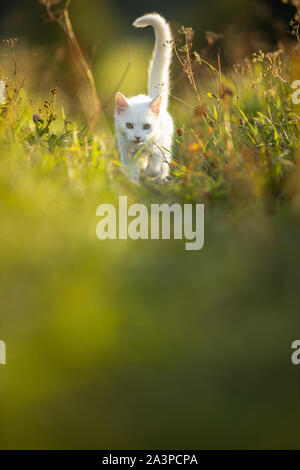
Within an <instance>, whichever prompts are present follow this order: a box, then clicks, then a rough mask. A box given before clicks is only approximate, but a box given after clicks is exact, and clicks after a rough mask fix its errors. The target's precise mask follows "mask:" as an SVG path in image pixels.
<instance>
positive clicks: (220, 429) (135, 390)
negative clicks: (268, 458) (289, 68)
mask: <svg viewBox="0 0 300 470" xmlns="http://www.w3.org/2000/svg"><path fill="white" fill-rule="evenodd" d="M2 8H3V6H2ZM148 10H150V11H151V10H157V11H159V12H161V13H162V14H164V15H165V16H166V17H167V18H168V19H169V20H170V21H171V23H172V25H173V28H174V30H175V31H176V27H177V26H178V27H179V26H180V25H181V24H185V25H186V26H189V25H191V26H193V27H194V29H195V30H196V39H195V41H196V44H197V45H198V48H199V49H201V48H205V38H204V32H205V31H206V30H213V31H216V32H218V33H222V34H224V41H223V42H222V44H220V46H217V45H216V46H214V47H215V49H213V51H212V52H211V55H212V56H215V53H216V51H217V48H218V47H220V48H222V57H223V61H224V67H228V68H229V69H230V67H231V66H232V64H233V63H234V62H236V61H239V60H241V59H242V58H243V57H244V56H245V55H247V54H251V53H252V52H253V51H254V50H257V49H259V48H263V49H266V50H268V49H272V48H276V45H277V43H278V41H285V40H287V37H288V35H287V33H286V30H287V25H288V22H289V19H290V18H291V16H292V15H293V10H292V9H291V8H289V7H288V6H284V5H282V4H281V2H279V1H278V2H275V1H274V2H271V1H270V2H267V1H265V2H264V1H255V2H254V1H253V0H249V1H248V0H240V1H239V0H232V1H229V0H226V1H225V0H218V1H217V0H216V1H214V2H210V3H207V2H204V1H198V2H182V1H172V2H171V1H170V2H148V1H147V2H143V3H142V4H141V2H134V1H133V0H131V1H127V2H126V3H124V2H121V1H119V2H117V1H101V2H99V1H92V0H90V1H84V2H83V1H81V0H77V1H76V0H73V1H72V3H71V8H70V13H71V18H72V21H73V26H74V30H75V31H76V33H77V34H78V37H79V39H80V43H81V45H82V47H83V49H84V51H85V52H86V55H87V57H93V59H92V62H93V64H92V67H93V70H94V72H95V78H96V83H97V88H98V90H99V95H100V97H101V100H102V102H106V100H108V99H109V98H110V96H111V93H112V92H113V91H114V88H115V86H116V85H117V84H118V81H119V80H120V77H121V76H122V73H123V72H124V70H125V68H126V65H127V63H128V60H129V57H130V58H131V59H130V60H131V61H132V65H131V68H130V70H129V72H128V74H127V75H126V78H125V80H124V82H123V83H122V91H123V92H124V93H128V94H130V93H137V92H140V91H143V90H144V88H145V86H146V75H147V73H146V64H147V58H148V56H149V55H150V53H151V49H152V46H153V35H152V33H151V31H142V32H141V31H135V30H134V29H133V28H132V27H131V26H130V25H131V22H132V21H133V20H134V18H135V17H136V16H138V15H140V14H141V13H144V12H146V11H148ZM42 14H43V8H41V7H40V6H39V5H38V3H37V2H35V1H31V0H28V1H27V2H26V5H25V2H17V1H14V2H11V3H10V5H7V6H6V7H5V9H4V10H3V12H2V14H1V29H0V34H1V38H2V39H4V38H8V37H14V36H18V37H19V38H20V41H19V45H18V47H17V48H16V52H15V53H16V57H17V63H18V76H19V77H20V78H22V77H23V76H24V77H25V78H26V93H27V96H28V99H29V102H30V106H31V108H30V110H29V109H28V110H27V111H26V113H28V115H29V114H30V112H32V110H35V111H36V110H37V108H38V106H39V105H40V104H39V103H41V102H42V100H43V98H44V97H45V94H44V93H49V90H50V88H51V87H53V86H57V87H58V88H59V97H60V98H59V99H60V103H63V105H64V106H65V108H66V110H68V112H69V113H70V115H71V117H73V116H74V115H75V116H76V118H78V119H79V120H81V121H82V120H83V119H84V118H83V116H82V115H81V112H80V109H79V108H78V107H76V105H74V92H75V90H77V89H78V87H79V86H80V81H79V82H78V81H77V80H76V76H74V73H75V72H74V70H73V69H72V67H71V65H70V64H71V61H69V56H68V48H67V45H66V41H65V38H64V35H63V33H62V32H61V31H60V29H59V27H58V26H57V25H56V24H49V23H43V22H42V20H41V17H42ZM237 38H242V39H241V40H240V41H238V39H237ZM97 41H99V44H98V46H97V48H96V49H95V52H94V55H93V54H92V53H91V51H92V50H93V47H94V45H95V44H96V43H97ZM212 60H213V59H212ZM174 62H175V61H174ZM11 69H12V64H11V63H10V61H9V58H8V56H7V53H6V52H4V50H3V51H2V52H1V71H3V70H4V72H3V73H4V74H5V73H8V72H6V70H11ZM173 74H174V77H176V76H177V74H178V70H177V69H176V65H175V63H174V71H173ZM180 91H181V90H180V88H179V93H180ZM107 117H108V120H109V126H108V128H109V127H110V125H111V122H112V103H110V107H108V108H107ZM24 119H28V120H29V118H28V117H27V118H24ZM3 129H5V132H4V131H3V135H2V137H1V151H0V155H1V158H0V214H1V226H0V243H1V250H0V302H1V304H0V309H1V313H0V315H1V317H0V339H1V340H5V342H6V345H7V365H6V366H0V394H1V395H0V447H1V448H2V449H15V448H22V449H32V448H39V449H45V448H62V449H65V448H70V449H82V448H83V449H91V448H100V449H117V448H118V449H136V448H140V449H145V448H149V449H150V448H158V449H166V448H167V449H176V448H177V449H193V448H200V449H202V448H207V449H216V448H226V449H235V448H258V449H261V448H272V449H278V448H299V447H300V426H299V425H300V369H299V367H298V368H297V367H296V366H294V365H292V364H291V352H292V351H291V344H292V342H293V341H294V340H295V339H299V335H300V320H299V312H300V297H299V279H300V245H299V239H300V217H299V201H298V203H297V204H295V205H294V206H293V207H292V208H287V207H286V206H285V205H283V204H281V202H280V201H276V202H275V204H274V206H275V207H272V210H271V209H267V210H265V208H264V207H262V205H260V203H259V202H257V201H255V203H253V202H251V201H249V200H247V201H244V200H242V199H241V200H239V199H238V200H237V201H234V205H232V204H229V205H224V204H222V203H221V202H220V203H218V204H217V203H215V204H214V203H208V205H207V208H206V218H205V221H206V226H205V238H206V241H205V247H204V249H203V250H202V251H200V252H186V251H185V250H184V242H181V241H147V242H143V241H135V242H134V241H111V242H101V241H100V240H97V239H96V236H95V230H96V224H97V218H96V215H95V214H96V207H97V206H98V205H99V204H100V203H104V202H110V203H113V202H114V203H116V204H117V201H118V196H119V194H127V195H128V197H129V202H136V201H139V202H144V203H145V202H146V203H147V204H150V203H154V202H172V201H173V200H174V197H173V196H172V195H171V194H169V193H168V190H158V189H157V188H155V187H150V189H149V188H146V189H143V188H135V187H132V186H130V185H128V184H127V183H126V182H125V181H124V180H123V179H122V178H121V177H120V176H117V177H114V178H112V177H111V174H110V173H109V172H106V171H100V170H101V165H99V166H97V168H96V167H93V164H92V165H91V166H88V165H87V166H85V165H84V164H82V162H81V161H79V163H78V166H75V163H74V168H75V170H74V168H73V160H72V159H71V157H70V162H71V163H70V167H71V169H72V168H73V170H74V171H75V173H76V175H77V172H78V171H79V173H80V176H78V175H77V176H78V177H77V176H76V178H75V179H74V177H73V176H72V175H73V173H72V172H71V171H69V173H68V174H66V172H65V168H64V167H63V166H60V165H57V166H55V164H54V162H53V159H52V156H51V152H50V151H48V150H45V149H44V148H43V153H42V150H41V148H42V146H43V144H42V143H41V144H34V145H28V147H26V146H25V148H27V149H28V150H27V151H26V152H25V153H24V145H23V143H22V144H21V143H19V142H18V141H17V140H16V139H17V136H19V135H20V134H19V133H20V130H19V129H17V130H15V129H14V130H12V129H9V128H7V127H5V119H2V118H1V130H3ZM101 132H102V137H101V138H103V141H101V146H102V147H101V148H102V149H104V150H102V152H104V154H105V153H110V154H112V155H113V158H114V159H117V155H116V150H115V148H114V147H113V148H112V147H111V146H112V145H113V144H112V143H111V140H109V131H108V130H106V131H105V132H104V131H103V130H102V131H101ZM103 132H104V136H103ZM105 133H106V134H105ZM26 145H27V143H26ZM39 155H43V160H42V163H41V164H40V162H39V161H38V156H39ZM74 158H75V157H74ZM28 161H30V165H29V164H28ZM70 167H69V170H70ZM197 194H198V193H196V195H195V193H192V194H190V193H188V191H187V192H186V194H185V195H183V196H182V198H181V199H180V196H179V195H177V196H176V197H175V200H179V201H180V202H188V201H191V202H203V200H202V199H201V198H197ZM274 212H276V216H274Z"/></svg>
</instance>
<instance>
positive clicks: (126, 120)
mask: <svg viewBox="0 0 300 470" xmlns="http://www.w3.org/2000/svg"><path fill="white" fill-rule="evenodd" d="M160 106H161V97H160V96H157V97H156V98H154V99H153V100H151V99H150V98H148V97H147V96H142V95H141V96H136V97H133V98H129V99H127V98H125V96H124V95H122V93H120V92H118V93H117V94H116V112H115V119H116V122H117V125H118V130H119V132H121V134H123V135H124V136H125V137H126V139H127V140H128V141H130V142H135V143H136V144H140V143H145V142H147V141H148V140H151V139H152V138H153V137H154V136H155V134H156V130H157V127H158V125H159V119H158V118H159V114H160Z"/></svg>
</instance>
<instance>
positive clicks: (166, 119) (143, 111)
mask: <svg viewBox="0 0 300 470" xmlns="http://www.w3.org/2000/svg"><path fill="white" fill-rule="evenodd" d="M149 25H150V26H152V27H153V28H154V31H155V38H156V39H155V47H154V52H153V57H152V60H151V62H150V67H149V83H148V96H146V95H138V96H133V97H132V98H125V96H124V95H122V93H120V92H118V93H117V95H116V111H115V126H116V131H117V140H118V147H119V153H120V159H121V163H122V168H123V171H124V172H125V174H126V175H127V176H128V177H129V178H130V179H131V180H132V181H135V182H137V183H138V182H139V176H140V171H141V170H142V171H143V173H144V174H145V175H146V176H148V177H152V178H157V179H159V180H165V179H166V178H167V177H168V175H169V164H170V163H169V162H170V160H171V147H172V135H173V131H174V126H173V121H172V118H171V116H170V114H169V113H168V112H167V106H168V96H169V67H170V63H171V55H172V45H171V41H172V36H171V32H170V28H169V25H168V24H167V23H166V21H165V20H164V18H162V17H161V16H160V15H158V14H157V13H153V14H148V15H144V16H142V17H141V18H138V19H137V20H136V21H135V22H134V23H133V26H135V27H137V28H144V27H145V26H149Z"/></svg>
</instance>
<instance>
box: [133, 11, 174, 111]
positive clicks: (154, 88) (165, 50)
mask: <svg viewBox="0 0 300 470" xmlns="http://www.w3.org/2000/svg"><path fill="white" fill-rule="evenodd" d="M133 26H135V27H136V28H144V27H145V26H152V27H153V28H154V31H155V47H154V51H153V56H152V59H151V62H150V67H149V82H148V95H149V96H150V98H155V97H156V96H157V95H161V97H162V102H163V103H164V105H165V106H167V102H168V96H169V68H170V63H171V56H172V44H171V41H172V35H171V31H170V27H169V25H168V23H167V22H166V20H165V19H164V18H163V17H162V16H160V15H159V14H158V13H150V14H148V15H144V16H141V17H140V18H138V19H137V20H135V22H134V23H133Z"/></svg>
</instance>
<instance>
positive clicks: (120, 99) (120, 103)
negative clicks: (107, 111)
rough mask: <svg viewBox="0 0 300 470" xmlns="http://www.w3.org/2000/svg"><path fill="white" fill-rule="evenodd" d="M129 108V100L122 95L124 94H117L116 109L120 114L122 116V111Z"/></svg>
mask: <svg viewBox="0 0 300 470" xmlns="http://www.w3.org/2000/svg"><path fill="white" fill-rule="evenodd" d="M128 106H129V104H128V101H127V99H126V98H125V96H124V95H122V93H120V92H119V91H118V93H117V94H116V108H117V112H118V114H121V113H122V111H125V109H126V108H128Z"/></svg>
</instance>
